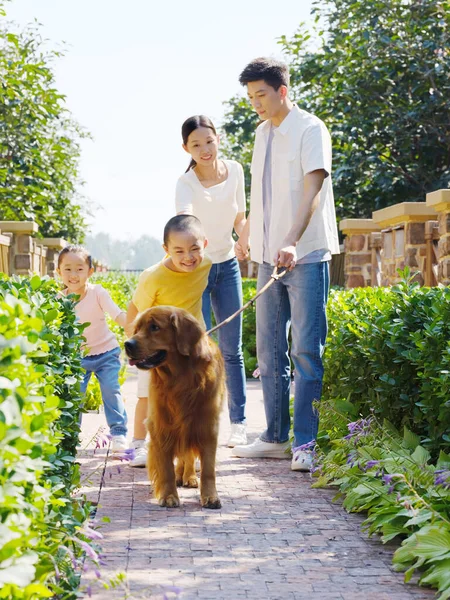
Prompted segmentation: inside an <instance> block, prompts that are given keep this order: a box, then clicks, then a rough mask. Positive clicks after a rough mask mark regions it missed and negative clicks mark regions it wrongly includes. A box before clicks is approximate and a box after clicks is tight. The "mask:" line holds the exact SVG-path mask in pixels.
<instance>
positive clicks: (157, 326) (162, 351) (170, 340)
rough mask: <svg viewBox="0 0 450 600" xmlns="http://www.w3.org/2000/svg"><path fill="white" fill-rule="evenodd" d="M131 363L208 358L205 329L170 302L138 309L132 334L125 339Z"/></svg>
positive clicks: (145, 365) (144, 366) (143, 364)
mask: <svg viewBox="0 0 450 600" xmlns="http://www.w3.org/2000/svg"><path fill="white" fill-rule="evenodd" d="M125 352H126V353H127V355H128V358H129V359H130V364H131V365H136V366H137V368H138V369H146V370H148V369H153V368H154V367H159V366H160V365H163V364H166V363H167V364H171V363H173V361H174V360H176V359H177V358H180V357H181V358H182V357H185V358H186V357H190V358H194V359H203V360H211V352H210V349H209V345H208V340H207V337H206V335H205V332H204V329H203V328H202V326H201V325H200V323H199V322H198V321H197V319H195V318H194V317H193V316H192V315H191V314H189V313H188V312H187V311H185V310H183V309H182V308H175V307H173V306H155V307H153V308H149V309H147V310H146V311H144V312H143V313H141V314H140V315H139V316H138V317H137V319H136V321H135V324H134V335H133V337H131V338H130V339H129V340H128V341H126V342H125Z"/></svg>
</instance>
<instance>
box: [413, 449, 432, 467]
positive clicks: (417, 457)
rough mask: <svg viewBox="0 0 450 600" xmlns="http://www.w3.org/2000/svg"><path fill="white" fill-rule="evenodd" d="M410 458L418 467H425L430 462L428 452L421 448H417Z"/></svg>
mask: <svg viewBox="0 0 450 600" xmlns="http://www.w3.org/2000/svg"><path fill="white" fill-rule="evenodd" d="M411 458H412V460H413V461H414V462H416V463H417V464H418V465H426V464H427V462H428V461H429V460H430V458H431V455H430V453H429V452H428V450H425V448H423V447H422V446H417V448H416V449H415V450H414V452H413V453H412V454H411Z"/></svg>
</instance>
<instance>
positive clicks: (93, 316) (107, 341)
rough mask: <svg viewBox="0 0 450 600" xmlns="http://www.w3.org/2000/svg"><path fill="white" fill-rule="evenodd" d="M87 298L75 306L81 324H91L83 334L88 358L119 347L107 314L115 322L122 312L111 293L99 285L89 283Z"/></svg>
mask: <svg viewBox="0 0 450 600" xmlns="http://www.w3.org/2000/svg"><path fill="white" fill-rule="evenodd" d="M86 287H87V292H86V296H85V297H84V298H83V300H80V302H77V303H76V304H75V313H76V315H77V317H78V320H79V322H80V323H90V325H88V327H86V329H85V330H84V332H83V335H84V337H85V338H86V344H84V346H83V348H87V349H88V356H92V355H94V354H103V352H108V351H109V350H113V349H114V348H118V347H119V343H118V341H117V339H116V336H115V335H114V334H113V332H112V331H111V330H110V329H109V327H108V325H107V324H106V319H105V313H108V314H109V315H110V317H111V318H112V319H114V320H116V319H117V317H118V315H119V314H120V313H121V312H122V311H121V309H120V308H119V307H118V306H117V304H116V303H115V302H114V300H112V298H111V296H110V295H109V293H108V292H107V291H106V290H105V288H104V287H102V286H101V285H99V284H93V283H88V284H87V286H86Z"/></svg>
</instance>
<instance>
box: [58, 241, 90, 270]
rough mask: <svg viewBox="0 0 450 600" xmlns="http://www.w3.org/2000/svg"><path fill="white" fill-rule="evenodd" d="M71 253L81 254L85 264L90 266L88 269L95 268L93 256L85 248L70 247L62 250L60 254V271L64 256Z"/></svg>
mask: <svg viewBox="0 0 450 600" xmlns="http://www.w3.org/2000/svg"><path fill="white" fill-rule="evenodd" d="M69 253H73V254H80V255H81V256H82V257H83V260H84V261H85V263H86V264H87V265H88V267H89V268H90V269H92V266H93V265H92V256H91V255H90V254H89V252H88V251H87V250H86V248H83V246H70V245H69V246H66V247H65V248H63V249H62V250H61V252H60V253H59V256H58V269H60V268H61V263H62V259H63V258H64V256H65V255H66V254H69Z"/></svg>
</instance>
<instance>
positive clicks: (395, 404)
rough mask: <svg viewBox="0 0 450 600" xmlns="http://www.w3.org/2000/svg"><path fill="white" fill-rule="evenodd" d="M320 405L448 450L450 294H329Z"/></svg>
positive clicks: (409, 287) (413, 290) (407, 289)
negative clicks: (341, 407)
mask: <svg viewBox="0 0 450 600" xmlns="http://www.w3.org/2000/svg"><path fill="white" fill-rule="evenodd" d="M328 315H329V335H328V340H327V348H326V352H325V376H324V387H323V399H324V400H327V399H328V400H335V399H345V400H347V401H350V402H351V403H352V404H353V405H354V406H355V408H356V411H357V412H358V413H359V414H361V415H363V416H367V415H368V414H369V413H370V411H371V410H372V409H373V410H374V412H375V414H376V415H377V416H378V417H380V418H386V419H388V420H389V421H390V422H392V423H393V424H394V425H395V426H396V427H399V428H401V427H402V426H403V425H406V426H407V427H408V428H410V429H411V430H412V431H413V432H414V433H416V434H418V435H419V436H420V437H421V440H422V442H421V443H422V444H423V445H424V446H426V447H427V448H428V449H430V450H431V451H432V452H433V453H434V454H435V455H437V453H438V451H439V449H446V448H447V449H448V448H450V436H449V429H450V399H449V398H450V395H449V392H450V290H449V289H447V288H438V287H436V288H421V287H419V286H418V285H417V284H410V283H408V282H406V281H405V282H403V283H401V284H400V285H397V286H394V287H392V288H360V289H354V290H348V291H344V292H342V291H340V292H337V291H332V292H331V298H330V301H329V304H328Z"/></svg>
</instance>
